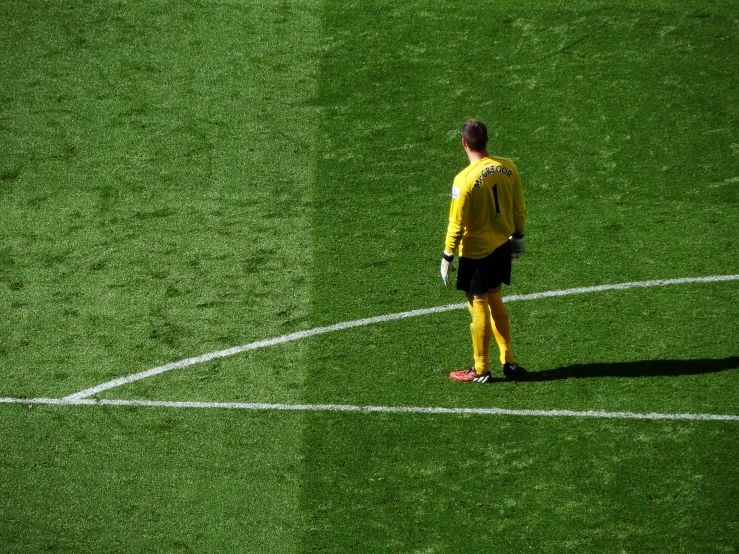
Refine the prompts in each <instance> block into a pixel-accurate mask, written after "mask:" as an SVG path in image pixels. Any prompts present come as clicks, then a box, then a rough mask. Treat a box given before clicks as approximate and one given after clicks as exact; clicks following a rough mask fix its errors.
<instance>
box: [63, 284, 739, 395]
mask: <svg viewBox="0 0 739 554" xmlns="http://www.w3.org/2000/svg"><path fill="white" fill-rule="evenodd" d="M737 280H739V275H713V276H709V277H683V278H679V279H659V280H653V281H636V282H631V283H619V284H613V285H597V286H593V287H578V288H572V289H562V290H552V291H547V292H535V293H532V294H516V295H512V296H507V297H505V301H506V302H516V301H521V300H539V299H541V298H552V297H556V296H566V295H570V294H586V293H590V292H604V291H609V290H624V289H631V288H638V287H661V286H665V285H682V284H687V283H715V282H720V281H737ZM466 307H467V304H466V303H464V302H462V303H459V304H448V305H446V306H437V307H435V308H425V309H421V310H411V311H409V312H400V313H396V314H387V315H380V316H376V317H369V318H366V319H357V320H355V321H345V322H343V323H337V324H335V325H328V326H326V327H316V328H314V329H309V330H307V331H298V332H296V333H290V334H288V335H282V336H281V337H275V338H272V339H265V340H260V341H257V342H252V343H249V344H244V345H242V346H234V347H232V348H227V349H226V350H219V351H217V352H209V353H208V354H203V355H201V356H196V357H193V358H186V359H184V360H180V361H178V362H172V363H169V364H166V365H162V366H159V367H155V368H152V369H148V370H146V371H141V372H139V373H133V374H131V375H127V376H125V377H119V378H117V379H113V380H112V381H107V382H105V383H101V384H99V385H96V386H94V387H90V388H89V389H85V390H81V391H79V392H76V393H74V394H70V395H69V396H65V397H64V398H63V400H67V401H69V400H79V399H82V398H87V397H89V396H92V395H94V394H98V393H100V392H103V391H106V390H109V389H113V388H116V387H120V386H122V385H127V384H129V383H133V382H134V381H140V380H141V379H146V378H147V377H153V376H155V375H159V374H160V373H165V372H167V371H171V370H173V369H183V368H186V367H189V366H191V365H195V364H199V363H202V362H207V361H210V360H215V359H217V358H225V357H228V356H233V355H235V354H240V353H242V352H246V351H248V350H255V349H257V348H265V347H267V346H274V345H277V344H283V343H286V342H291V341H294V340H298V339H304V338H308V337H313V336H316V335H322V334H324V333H332V332H334V331H342V330H344V329H351V328H353V327H363V326H365V325H372V324H374V323H383V322H386V321H394V320H396V319H405V318H409V317H418V316H421V315H428V314H437V313H441V312H447V311H450V310H461V309H463V308H466Z"/></svg>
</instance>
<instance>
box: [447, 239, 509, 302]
mask: <svg viewBox="0 0 739 554" xmlns="http://www.w3.org/2000/svg"><path fill="white" fill-rule="evenodd" d="M503 283H505V284H506V285H510V284H511V244H510V243H509V242H508V241H505V242H504V243H503V244H501V245H500V246H499V247H498V248H496V249H495V250H494V251H493V253H492V254H490V255H488V256H486V257H484V258H480V259H479V260H473V259H472V258H463V257H460V258H459V269H458V270H457V290H463V291H466V292H471V293H472V294H485V293H487V291H489V290H490V289H494V288H497V287H499V286H500V285H501V284H503Z"/></svg>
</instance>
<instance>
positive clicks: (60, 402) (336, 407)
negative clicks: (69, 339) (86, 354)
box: [0, 398, 739, 421]
mask: <svg viewBox="0 0 739 554" xmlns="http://www.w3.org/2000/svg"><path fill="white" fill-rule="evenodd" d="M0 404H29V405H30V404H47V405H54V406H136V407H145V408H179V409H183V408H195V409H198V408H199V409H204V408H211V409H213V408H216V409H226V410H280V411H297V412H361V413H375V412H380V413H401V414H452V415H464V414H474V415H513V416H535V417H593V418H605V419H671V420H690V421H739V416H737V415H720V414H660V413H648V414H643V413H634V412H603V411H597V410H587V411H575V410H507V409H503V408H439V407H421V406H352V405H349V404H264V403H257V402H174V401H159V400H94V399H92V398H80V399H77V400H67V399H64V398H0Z"/></svg>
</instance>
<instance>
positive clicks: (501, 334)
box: [487, 287, 516, 364]
mask: <svg viewBox="0 0 739 554" xmlns="http://www.w3.org/2000/svg"><path fill="white" fill-rule="evenodd" d="M487 303H488V306H489V307H490V319H491V326H492V330H493V334H494V335H495V342H497V343H498V349H499V350H500V363H501V364H514V363H516V360H515V359H514V358H513V351H512V350H511V322H510V319H509V317H508V310H507V309H506V307H505V304H504V303H503V294H502V292H501V287H497V288H494V289H490V290H489V291H488V294H487Z"/></svg>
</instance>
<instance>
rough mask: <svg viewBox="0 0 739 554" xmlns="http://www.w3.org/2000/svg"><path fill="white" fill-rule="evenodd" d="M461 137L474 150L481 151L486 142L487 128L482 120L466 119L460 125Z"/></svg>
mask: <svg viewBox="0 0 739 554" xmlns="http://www.w3.org/2000/svg"><path fill="white" fill-rule="evenodd" d="M462 138H463V139H464V140H465V142H466V143H467V146H469V147H470V149H471V150H474V151H475V152H482V151H483V150H485V147H486V146H487V144H488V128H487V127H485V124H484V123H483V122H482V121H478V120H477V119H468V120H467V121H465V122H464V125H462Z"/></svg>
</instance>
